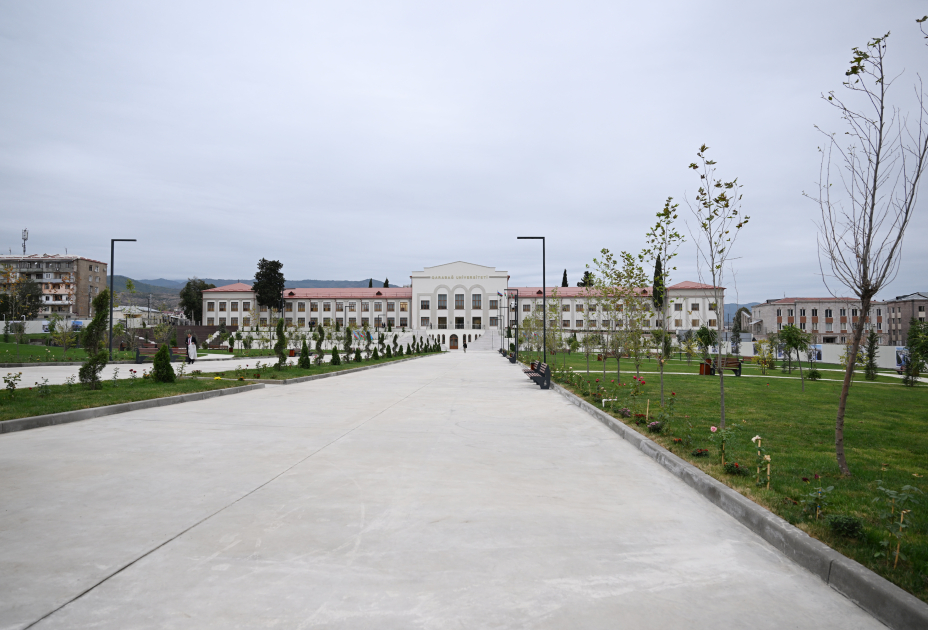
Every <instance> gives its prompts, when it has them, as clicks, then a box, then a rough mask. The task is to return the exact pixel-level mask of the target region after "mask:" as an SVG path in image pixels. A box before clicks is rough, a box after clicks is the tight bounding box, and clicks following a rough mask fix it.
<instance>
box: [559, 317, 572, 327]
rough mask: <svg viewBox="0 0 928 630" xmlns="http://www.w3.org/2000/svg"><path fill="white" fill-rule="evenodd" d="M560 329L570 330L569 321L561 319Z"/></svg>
mask: <svg viewBox="0 0 928 630" xmlns="http://www.w3.org/2000/svg"><path fill="white" fill-rule="evenodd" d="M561 327H562V328H570V320H569V319H562V320H561Z"/></svg>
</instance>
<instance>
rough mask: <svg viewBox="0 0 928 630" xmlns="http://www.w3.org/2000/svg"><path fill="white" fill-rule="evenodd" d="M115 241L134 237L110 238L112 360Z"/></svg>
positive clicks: (126, 240) (111, 341) (110, 340)
mask: <svg viewBox="0 0 928 630" xmlns="http://www.w3.org/2000/svg"><path fill="white" fill-rule="evenodd" d="M116 241H119V242H126V243H134V242H135V241H136V239H134V238H111V239H110V335H109V342H110V343H109V345H110V361H112V360H113V279H114V278H115V277H116V270H115V261H114V257H115V254H116Z"/></svg>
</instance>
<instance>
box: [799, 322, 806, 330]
mask: <svg viewBox="0 0 928 630" xmlns="http://www.w3.org/2000/svg"><path fill="white" fill-rule="evenodd" d="M805 329H806V323H805V322H799V330H805Z"/></svg>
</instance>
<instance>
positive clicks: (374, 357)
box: [373, 348, 380, 361]
mask: <svg viewBox="0 0 928 630" xmlns="http://www.w3.org/2000/svg"><path fill="white" fill-rule="evenodd" d="M373 359H374V361H380V353H379V352H377V348H374V356H373Z"/></svg>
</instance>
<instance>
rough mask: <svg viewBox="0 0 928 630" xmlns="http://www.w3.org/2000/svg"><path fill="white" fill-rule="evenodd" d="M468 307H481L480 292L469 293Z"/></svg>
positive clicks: (481, 297) (481, 298) (481, 296)
mask: <svg viewBox="0 0 928 630" xmlns="http://www.w3.org/2000/svg"><path fill="white" fill-rule="evenodd" d="M470 307H471V308H483V295H482V294H481V293H471V296H470Z"/></svg>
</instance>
